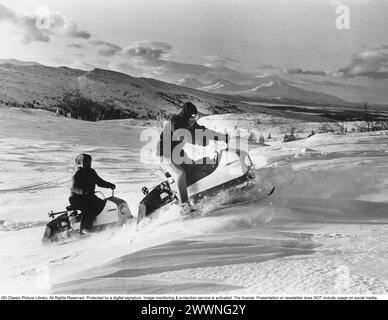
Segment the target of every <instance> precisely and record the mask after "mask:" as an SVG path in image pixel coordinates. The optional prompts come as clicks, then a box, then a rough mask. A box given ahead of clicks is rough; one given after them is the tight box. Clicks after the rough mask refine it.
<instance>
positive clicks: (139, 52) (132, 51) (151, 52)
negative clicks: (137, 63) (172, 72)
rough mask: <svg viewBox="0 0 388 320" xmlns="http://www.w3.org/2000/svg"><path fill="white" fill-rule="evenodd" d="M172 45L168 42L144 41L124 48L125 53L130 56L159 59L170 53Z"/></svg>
mask: <svg viewBox="0 0 388 320" xmlns="http://www.w3.org/2000/svg"><path fill="white" fill-rule="evenodd" d="M171 49H172V46H171V45H170V44H168V43H166V42H158V41H142V42H135V43H133V44H131V45H130V46H128V47H127V48H125V49H124V53H125V54H126V55H128V56H130V57H136V58H141V59H149V60H158V59H160V58H162V56H164V55H165V54H167V53H169V52H170V51H171Z"/></svg>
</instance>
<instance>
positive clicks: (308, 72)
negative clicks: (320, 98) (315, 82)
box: [282, 68, 327, 76]
mask: <svg viewBox="0 0 388 320" xmlns="http://www.w3.org/2000/svg"><path fill="white" fill-rule="evenodd" d="M282 72H283V73H286V74H303V75H311V76H326V75H327V73H326V72H325V71H318V70H303V69H300V68H293V69H283V70H282Z"/></svg>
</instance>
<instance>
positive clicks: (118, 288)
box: [0, 110, 388, 295]
mask: <svg viewBox="0 0 388 320" xmlns="http://www.w3.org/2000/svg"><path fill="white" fill-rule="evenodd" d="M0 112H1V113H2V114H3V115H4V117H0V148H1V150H2V153H1V154H0V172H1V176H2V179H1V181H0V207H1V210H0V241H1V243H3V244H5V245H3V246H2V247H1V248H0V261H1V262H0V291H1V293H49V292H55V293H130V294H131V293H132V294H133V293H151V294H155V293H161V294H163V293H171V294H179V293H181V294H189V293H193V294H195V293H198V294H209V293H210V294H211V293H213V294H230V295H232V294H233V293H236V294H244V295H250V294H251V295H254V294H276V293H277V294H309V293H311V294H358V293H360V294H378V293H386V292H387V286H388V282H387V281H388V272H387V271H386V270H388V268H387V264H388V263H387V261H388V259H387V258H388V257H387V253H386V252H388V250H387V249H388V248H387V236H386V234H387V231H388V230H387V229H388V228H387V222H388V210H387V209H388V201H387V195H388V194H387V185H388V171H387V166H388V164H387V161H386V160H387V156H388V135H386V134H385V133H381V134H380V133H370V134H367V133H365V134H356V133H349V134H347V135H336V134H324V135H315V136H313V137H310V138H308V139H303V140H297V141H293V142H289V143H281V142H280V139H281V130H280V131H279V132H277V133H276V128H275V129H273V128H272V127H270V124H268V125H264V126H262V128H261V130H263V131H264V132H268V130H271V131H272V130H275V131H272V136H273V137H274V139H273V140H270V141H269V142H268V144H269V146H268V147H262V146H255V148H254V149H252V150H251V152H250V154H251V157H252V159H253V161H254V163H255V165H256V167H257V168H258V170H257V177H258V181H259V183H258V184H257V188H255V189H254V190H252V194H250V195H246V198H247V199H249V198H250V197H251V196H252V198H254V196H257V194H258V193H260V192H263V190H267V189H268V188H270V187H271V186H273V185H275V186H276V190H275V193H274V195H272V196H271V197H269V198H267V199H264V200H263V201H260V202H255V201H253V202H252V203H247V204H244V205H241V206H239V207H234V208H229V209H228V208H227V209H224V210H221V211H220V212H217V213H214V214H213V215H212V214H209V215H204V216H203V217H200V218H198V219H188V218H185V217H181V216H180V215H179V214H178V212H176V210H174V209H173V208H172V209H170V210H168V211H167V212H162V213H161V214H160V217H159V218H157V219H154V220H152V221H148V222H147V221H145V222H144V223H143V224H142V225H141V226H140V227H139V228H137V227H136V226H135V224H131V225H128V226H125V227H123V228H120V229H111V230H106V231H103V232H101V233H99V234H96V235H93V237H91V238H88V239H83V240H81V241H75V242H70V243H67V244H63V245H52V246H42V245H41V243H40V239H41V236H42V234H43V229H44V227H43V225H44V223H45V221H48V220H49V219H48V217H47V212H49V211H50V210H61V209H62V208H64V207H65V206H66V205H67V197H68V193H69V186H70V177H71V175H72V172H73V171H72V170H73V165H72V162H73V159H74V157H75V155H77V154H78V153H80V152H89V153H91V154H92V155H93V157H94V159H95V161H94V166H95V167H96V169H97V171H98V172H99V174H100V175H101V176H102V177H103V178H104V179H106V180H110V181H113V182H115V183H116V184H117V186H118V188H117V191H116V194H117V196H118V197H120V198H123V199H125V200H126V201H127V202H128V204H129V206H130V209H131V211H132V212H133V213H134V214H135V215H136V212H137V211H136V210H137V203H138V202H139V201H140V199H141V198H142V194H141V192H140V188H141V186H142V185H147V186H150V185H153V184H155V183H156V182H157V181H158V176H157V171H158V170H157V168H154V167H150V166H149V165H148V166H147V165H144V164H141V163H140V162H139V160H138V154H139V150H140V147H141V145H140V141H139V139H138V137H139V133H140V132H141V127H140V126H138V127H130V126H129V125H126V124H125V123H121V122H117V121H115V122H112V125H109V122H103V123H100V124H98V123H97V124H96V123H84V122H80V121H76V120H71V119H63V118H56V117H54V116H53V115H51V114H47V113H44V112H36V113H34V112H31V113H24V112H23V111H20V110H0ZM211 123H213V124H214V127H215V128H217V126H218V127H222V122H220V123H218V122H217V119H216V120H214V119H213V120H212V121H211ZM22 124H23V130H20V129H19V128H20V127H21V125H22ZM81 124H82V127H80V125H81ZM283 126H284V125H283ZM265 130H267V131H265ZM81 141H82V143H81ZM150 169H151V170H150ZM108 192H109V191H108ZM108 192H105V193H106V194H107V193H108ZM228 197H229V195H228V194H227V193H225V194H223V193H221V194H220V195H219V196H218V197H216V198H214V199H211V200H209V199H207V200H206V201H205V202H204V203H203V205H204V206H205V208H208V209H211V208H213V207H215V206H217V204H218V203H220V202H222V201H224V200H225V199H226V198H228Z"/></svg>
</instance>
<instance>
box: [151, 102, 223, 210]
mask: <svg viewBox="0 0 388 320" xmlns="http://www.w3.org/2000/svg"><path fill="white" fill-rule="evenodd" d="M197 114H198V110H197V108H196V106H195V105H194V104H193V103H191V102H186V103H184V105H183V108H182V111H181V112H180V113H179V114H176V115H173V116H172V117H171V119H170V121H169V122H168V123H167V125H166V126H165V127H164V129H163V132H162V133H161V135H160V140H159V143H158V155H159V156H160V157H161V158H162V160H166V161H167V164H168V166H169V171H170V172H171V173H172V174H173V175H174V176H175V179H176V182H177V186H178V191H179V194H178V195H179V198H180V200H181V203H182V205H183V207H185V206H187V207H189V203H188V195H187V183H186V173H185V167H187V164H193V160H192V159H190V157H188V156H187V154H186V152H185V151H184V150H183V146H184V145H185V144H186V140H183V139H181V140H177V137H181V136H180V134H179V133H178V131H177V130H179V129H186V130H188V132H189V133H190V135H191V138H192V139H191V141H192V142H193V143H195V144H197V145H202V146H204V145H207V144H208V142H209V140H210V139H213V140H218V138H220V139H222V140H223V141H225V142H226V143H228V135H223V134H220V133H217V132H215V131H212V130H210V129H207V128H206V127H205V126H201V125H199V124H198V123H197V122H196V120H197ZM197 130H198V131H197ZM199 131H202V136H201V137H205V139H201V141H200V139H195V134H196V133H199ZM174 133H175V135H174ZM178 146H179V147H180V148H182V149H181V150H179V149H178V151H180V152H179V155H178V154H177V151H175V152H174V149H175V148H176V147H178ZM194 164H195V163H194Z"/></svg>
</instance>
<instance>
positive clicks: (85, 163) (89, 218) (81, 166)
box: [69, 153, 116, 234]
mask: <svg viewBox="0 0 388 320" xmlns="http://www.w3.org/2000/svg"><path fill="white" fill-rule="evenodd" d="M75 164H76V166H77V171H76V173H75V174H74V176H73V185H72V187H71V196H70V198H69V202H70V204H71V206H72V207H73V208H74V209H77V210H81V212H82V220H81V226H80V234H85V230H89V229H91V227H92V226H93V220H94V218H95V217H97V216H98V215H99V214H100V213H101V212H102V210H103V209H104V207H105V204H106V200H102V199H100V198H98V197H97V196H96V195H95V194H94V191H95V189H96V185H97V186H99V187H101V188H110V189H112V190H114V189H115V188H116V186H115V185H114V184H113V183H110V182H107V181H105V180H103V179H101V178H100V177H99V176H98V174H97V172H96V171H95V170H94V169H92V157H91V156H90V155H88V154H85V153H82V154H80V155H79V156H77V158H76V159H75Z"/></svg>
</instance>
